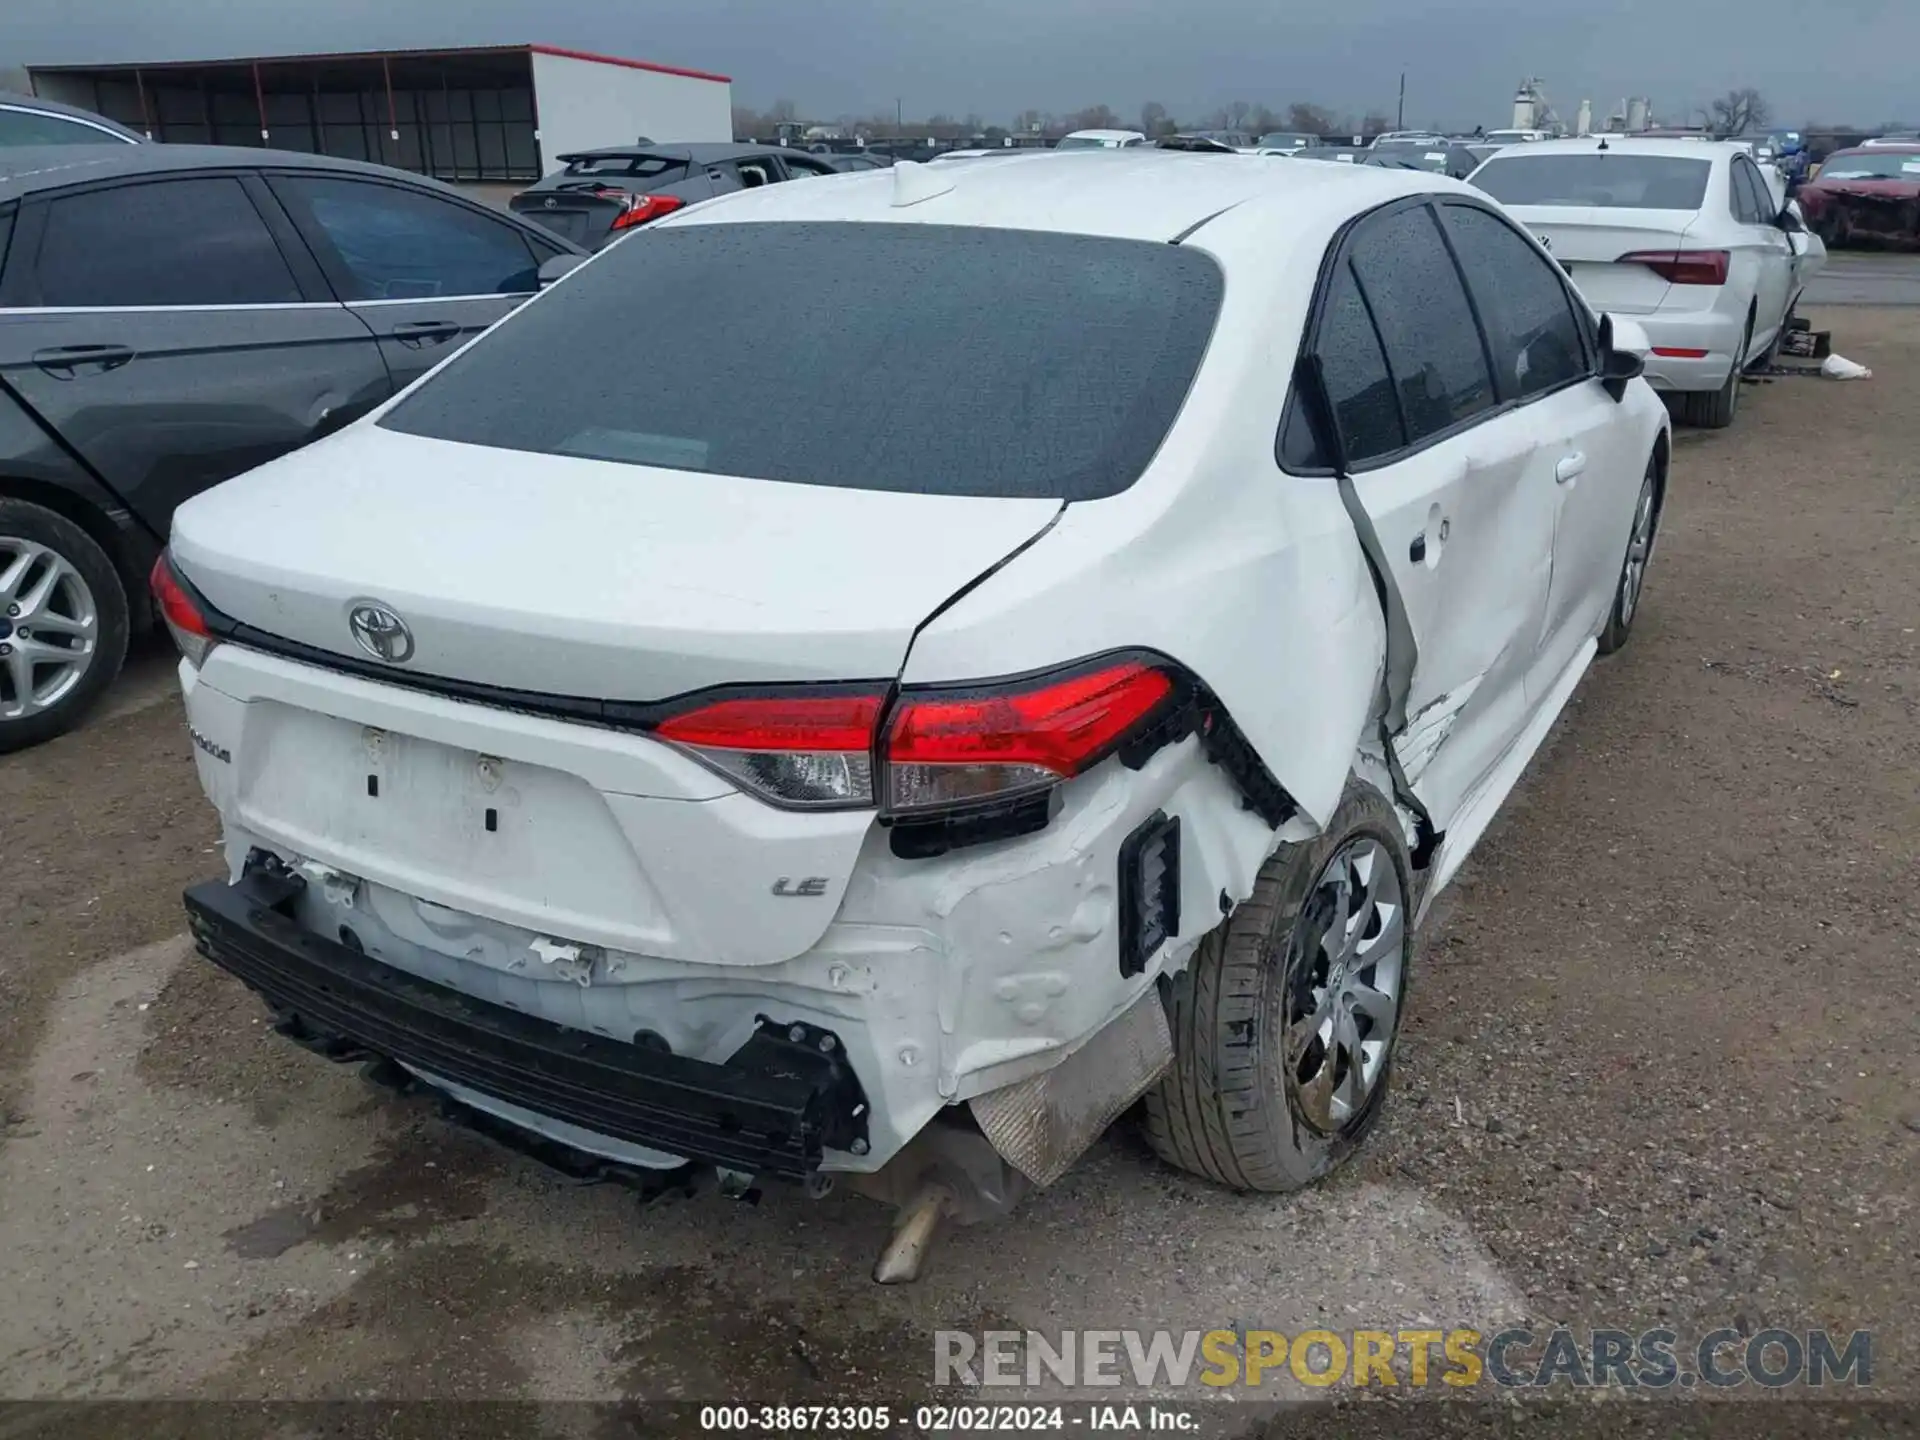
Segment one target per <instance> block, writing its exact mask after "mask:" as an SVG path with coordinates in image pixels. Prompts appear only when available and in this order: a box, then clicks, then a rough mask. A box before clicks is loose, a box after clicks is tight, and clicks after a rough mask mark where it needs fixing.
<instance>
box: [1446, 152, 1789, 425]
mask: <svg viewBox="0 0 1920 1440" xmlns="http://www.w3.org/2000/svg"><path fill="white" fill-rule="evenodd" d="M1471 179H1472V182H1473V184H1474V185H1476V186H1477V187H1479V188H1480V189H1482V190H1484V191H1486V192H1487V194H1489V195H1491V196H1493V197H1494V198H1495V199H1496V200H1499V201H1500V202H1501V203H1502V204H1504V205H1505V206H1506V207H1507V210H1508V213H1509V214H1511V215H1512V216H1513V217H1514V219H1516V220H1518V221H1520V223H1521V224H1523V225H1525V226H1526V227H1527V228H1528V229H1529V230H1531V231H1533V233H1534V235H1535V236H1536V237H1537V238H1538V239H1539V240H1540V242H1541V243H1542V244H1543V245H1545V246H1546V247H1547V248H1548V249H1550V250H1551V251H1552V252H1553V255H1554V258H1555V259H1557V260H1559V261H1560V262H1561V263H1562V265H1563V266H1564V267H1565V268H1566V270H1567V272H1568V274H1570V275H1571V276H1572V277H1573V281H1574V284H1576V285H1577V286H1579V288H1580V291H1581V293H1582V294H1584V295H1585V296H1586V297H1587V299H1588V301H1589V302H1591V303H1592V304H1593V305H1594V306H1595V307H1597V308H1598V309H1600V310H1603V311H1606V312H1608V313H1610V314H1613V315H1616V316H1632V317H1633V318H1634V319H1635V320H1636V321H1638V322H1639V324H1640V327H1641V329H1642V330H1644V331H1645V333H1646V336H1647V339H1648V342H1649V351H1648V355H1647V372H1646V373H1647V379H1648V380H1649V381H1650V382H1651V383H1652V384H1653V385H1655V386H1656V387H1658V388H1660V389H1662V390H1669V391H1672V392H1674V393H1675V394H1676V395H1678V396H1679V397H1680V401H1679V403H1680V406H1681V417H1682V418H1683V419H1685V420H1686V421H1688V422H1689V423H1690V424H1695V425H1705V426H1709V427H1712V428H1716V429H1718V428H1723V427H1725V426H1727V425H1731V424H1732V423H1733V417H1734V414H1735V412H1736V411H1737V409H1738V408H1739V404H1740V375H1741V373H1742V371H1744V370H1745V369H1746V368H1747V367H1748V366H1750V365H1753V364H1755V363H1757V362H1759V361H1762V360H1764V359H1766V358H1767V357H1768V356H1770V355H1772V354H1773V352H1774V350H1775V348H1776V347H1777V345H1778V343H1779V339H1780V336H1781V335H1782V334H1784V333H1785V327H1786V322H1787V319H1788V317H1789V316H1791V315H1792V314H1793V307H1794V305H1795V303H1796V302H1797V301H1798V300H1799V298H1800V291H1801V289H1802V288H1803V287H1804V286H1805V285H1806V282H1807V281H1808V280H1809V279H1810V278H1811V277H1812V275H1813V273H1814V272H1815V271H1816V270H1818V269H1819V268H1820V266H1821V264H1822V263H1824V261H1825V260H1826V247H1825V246H1824V245H1823V244H1821V242H1820V240H1819V239H1818V237H1816V236H1814V235H1812V234H1811V233H1810V232H1809V231H1808V230H1807V227H1806V223H1805V221H1804V220H1803V219H1802V218H1801V217H1800V212H1799V210H1798V209H1797V208H1796V207H1792V206H1788V205H1786V204H1785V203H1784V189H1785V182H1784V181H1778V190H1777V192H1776V185H1775V181H1770V180H1768V179H1767V177H1766V176H1764V175H1763V174H1762V173H1761V170H1760V167H1759V166H1758V165H1756V164H1755V163H1754V159H1753V154H1752V151H1751V149H1750V148H1749V146H1748V145H1742V144H1732V143H1715V142H1711V141H1703V140H1689V139H1675V140H1659V139H1649V140H1643V139H1634V138H1628V137H1618V136H1615V137H1597V138H1589V139H1582V140H1543V141H1539V142H1536V143H1535V144H1531V145H1516V146H1514V147H1512V148H1510V149H1507V150H1502V151H1501V152H1500V153H1499V154H1497V155H1495V156H1493V157H1492V158H1490V159H1489V160H1487V162H1486V163H1485V164H1483V165H1481V166H1480V168H1479V169H1477V170H1475V171H1474V172H1473V175H1472V177H1471ZM1775 180H1776V181H1777V180H1778V177H1777V176H1776V177H1775Z"/></svg>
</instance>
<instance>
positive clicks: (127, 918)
mask: <svg viewBox="0 0 1920 1440" xmlns="http://www.w3.org/2000/svg"><path fill="white" fill-rule="evenodd" d="M188 754H189V752H188V749H187V734H186V721H185V719H184V717H183V716H182V713H181V709H180V703H179V701H178V700H177V699H169V700H168V701H166V703H164V704H156V705H153V706H151V707H149V708H146V709H142V710H139V711H137V712H135V713H133V714H130V715H125V716H123V717H121V718H119V719H113V720H107V721H103V722H101V723H99V724H96V725H92V726H89V727H87V728H86V729H83V730H81V731H79V732H77V733H75V734H72V735H68V736H64V737H62V738H61V739H59V740H55V741H53V742H52V743H51V744H48V745H42V746H39V747H38V748H36V749H33V750H28V751H24V752H21V753H19V754H15V755H8V756H5V757H0V856H4V857H5V869H6V883H5V885H4V886H0V934H3V935H5V936H6V937H7V944H6V947H5V949H4V951H3V952H0V1114H4V1115H5V1116H7V1117H9V1118H10V1119H13V1120H15V1121H16V1123H17V1117H18V1116H19V1115H20V1113H21V1111H20V1100H21V1092H20V1077H21V1073H22V1067H23V1065H24V1064H25V1061H26V1059H27V1057H28V1056H29V1055H31V1053H32V1051H33V1047H34V1044H35V1042H36V1041H37V1039H38V1038H39V1034H40V1029H41V1025H42V1022H43V1021H44V1019H45V1016H46V1007H47V1003H48V1001H49V999H50V998H51V997H52V996H53V995H54V994H56V993H57V992H58V991H59V989H60V987H61V986H62V985H63V984H65V983H66V982H67V981H68V980H69V979H71V978H72V977H73V976H74V975H75V974H76V973H78V972H79V971H80V970H82V969H84V968H85V967H86V966H88V965H91V964H93V963H94V962H95V961H97V960H100V959H103V958H104V957H106V956H109V955H115V954H118V953H120V952H121V951H124V950H127V949H131V948H132V947H134V946H137V945H144V944H148V943H150V942H152V941H155V940H160V939H164V938H165V937H166V936H168V935H172V934H175V933H177V932H178V931H179V930H180V929H181V928H183V927H182V923H181V911H180V892H181V890H182V889H184V888H185V887H186V886H187V885H189V884H191V883H193V882H194V881H195V880H199V879H204V878H206V877H208V876H211V875H216V874H218V873H220V870H221V864H220V857H219V855H218V854H217V853H216V851H217V840H218V836H219V825H218V821H217V820H216V818H215V817H214V815H213V813H212V811H211V810H209V809H208V807H207V804H206V801H205V800H204V799H203V798H202V797H201V795H200V790H199V786H198V784H197V783H196V781H195V778H194V773H193V764H192V762H191V760H189V759H188ZM5 1137H6V1128H5V1127H0V1145H3V1144H5V1143H6V1140H5Z"/></svg>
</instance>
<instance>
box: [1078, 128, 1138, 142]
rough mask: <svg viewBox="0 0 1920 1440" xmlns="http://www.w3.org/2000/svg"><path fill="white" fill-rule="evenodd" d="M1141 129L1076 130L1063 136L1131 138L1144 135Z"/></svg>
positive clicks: (1085, 138) (1079, 138)
mask: <svg viewBox="0 0 1920 1440" xmlns="http://www.w3.org/2000/svg"><path fill="white" fill-rule="evenodd" d="M1145 133H1146V132H1144V131H1141V130H1074V131H1071V132H1069V133H1068V134H1066V135H1063V136H1061V137H1060V138H1061V139H1063V140H1131V139H1133V138H1134V137H1135V136H1144V134H1145Z"/></svg>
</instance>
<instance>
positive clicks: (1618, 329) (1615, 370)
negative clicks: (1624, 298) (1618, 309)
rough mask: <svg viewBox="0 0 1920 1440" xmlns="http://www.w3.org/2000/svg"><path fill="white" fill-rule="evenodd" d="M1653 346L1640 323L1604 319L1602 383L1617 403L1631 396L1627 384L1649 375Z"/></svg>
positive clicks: (1601, 363)
mask: <svg viewBox="0 0 1920 1440" xmlns="http://www.w3.org/2000/svg"><path fill="white" fill-rule="evenodd" d="M1652 348H1653V347H1652V344H1651V342H1650V341H1648V339H1647V332H1646V331H1645V330H1643V329H1641V328H1640V323H1639V322H1638V321H1637V320H1616V319H1615V318H1614V317H1613V316H1611V315H1602V316H1601V317H1600V384H1601V385H1602V386H1603V387H1605V389H1606V392H1607V394H1609V395H1611V396H1612V397H1613V398H1614V399H1615V400H1624V399H1626V397H1627V385H1628V383H1629V382H1630V381H1633V380H1636V379H1638V378H1639V377H1640V376H1641V375H1643V374H1645V373H1646V369H1647V352H1648V351H1649V350H1651V349H1652Z"/></svg>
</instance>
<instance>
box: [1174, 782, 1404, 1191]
mask: <svg viewBox="0 0 1920 1440" xmlns="http://www.w3.org/2000/svg"><path fill="white" fill-rule="evenodd" d="M1356 840H1374V841H1378V842H1379V849H1380V851H1381V852H1383V853H1384V854H1385V856H1386V857H1388V859H1389V860H1390V863H1391V864H1392V866H1393V873H1394V879H1395V880H1396V881H1397V883H1398V887H1399V888H1398V893H1399V895H1400V897H1401V908H1400V925H1401V929H1402V932H1403V939H1402V941H1401V949H1400V953H1399V965H1400V969H1399V982H1398V992H1399V993H1398V999H1399V1004H1398V1006H1397V1008H1396V1009H1395V1011H1394V1014H1393V1019H1392V1025H1391V1029H1390V1031H1389V1033H1388V1034H1387V1036H1386V1039H1387V1046H1386V1049H1385V1052H1384V1058H1383V1060H1382V1062H1381V1069H1380V1072H1379V1074H1378V1077H1377V1079H1376V1080H1375V1081H1374V1083H1373V1086H1372V1089H1371V1090H1370V1091H1369V1092H1368V1093H1367V1095H1366V1098H1365V1102H1364V1104H1363V1105H1361V1106H1360V1107H1359V1108H1358V1109H1357V1110H1356V1111H1354V1112H1353V1113H1352V1114H1351V1115H1350V1116H1349V1117H1348V1118H1347V1119H1346V1121H1345V1122H1344V1123H1342V1124H1340V1125H1339V1126H1338V1127H1337V1128H1335V1129H1333V1130H1331V1131H1328V1132H1323V1131H1322V1130H1320V1129H1317V1128H1316V1127H1315V1126H1314V1125H1313V1124H1312V1123H1311V1122H1310V1121H1309V1120H1308V1119H1307V1118H1306V1115H1305V1111H1304V1110H1303V1108H1302V1105H1301V1104H1300V1101H1299V1096H1298V1095H1297V1094H1296V1090H1297V1086H1296V1084H1295V1083H1294V1081H1293V1080H1292V1079H1290V1078H1289V1074H1288V1066H1287V1062H1286V1056H1285V1043H1284V1042H1285V1025H1286V1019H1285V1017H1286V1014H1287V1006H1288V1004H1289V1000H1290V996H1297V995H1298V994H1299V991H1298V990H1297V989H1296V988H1295V987H1296V985H1297V982H1298V980H1299V978H1300V964H1299V962H1298V958H1297V956H1296V955H1295V944H1294V942H1295V940H1296V937H1297V936H1298V935H1299V934H1303V933H1307V932H1308V931H1310V929H1311V922H1310V920H1308V919H1307V917H1309V916H1310V915H1311V914H1312V911H1311V910H1310V908H1309V902H1314V903H1316V904H1317V903H1318V902H1317V900H1316V897H1317V896H1318V895H1320V894H1322V893H1324V890H1323V887H1322V886H1321V884H1320V882H1321V881H1322V880H1323V878H1324V876H1323V872H1324V871H1326V869H1327V867H1328V865H1329V862H1330V861H1333V860H1334V859H1335V858H1336V857H1338V856H1340V855H1342V854H1343V853H1347V850H1348V846H1349V844H1350V842H1354V841H1356ZM1413 900H1414V889H1413V883H1412V874H1411V870H1410V868H1409V866H1408V863H1407V852H1406V843H1405V839H1404V836H1403V835H1402V833H1401V829H1400V822H1399V819H1398V817H1397V815H1396V814H1395V812H1394V809H1393V807H1392V806H1391V805H1389V804H1388V803H1387V801H1386V800H1385V799H1384V798H1383V797H1382V796H1381V795H1380V793H1379V792H1378V791H1376V790H1374V789H1373V788H1372V787H1370V786H1367V785H1362V784H1360V783H1358V782H1353V783H1350V784H1349V785H1348V787H1347V793H1346V795H1345V796H1344V797H1343V798H1342V800H1341V802H1340V808H1339V810H1338V811H1336V812H1335V814H1334V816H1333V819H1332V821H1331V823H1330V824H1329V825H1328V826H1327V828H1326V830H1325V832H1324V833H1323V834H1321V835H1319V836H1317V837H1316V838H1314V839H1313V840H1310V841H1307V842H1306V843H1304V844H1301V845H1289V846H1283V847H1282V848H1281V849H1280V850H1279V851H1277V852H1276V853H1275V854H1274V855H1273V856H1272V857H1271V858H1269V859H1268V861H1267V863H1266V865H1265V866H1264V867H1262V869H1261V871H1260V875H1259V878H1258V879H1257V880H1256V881H1255V882H1254V887H1253V894H1252V895H1250V896H1249V897H1248V898H1247V899H1246V900H1245V901H1243V902H1242V903H1241V904H1240V905H1239V906H1238V907H1237V908H1236V909H1235V910H1234V912H1233V913H1232V914H1231V915H1230V916H1228V917H1227V918H1226V919H1225V920H1224V921H1222V922H1221V924H1220V925H1219V926H1218V927H1217V928H1216V929H1215V930H1214V931H1213V933H1212V934H1210V935H1208V936H1207V937H1206V939H1205V940H1203V941H1202V942H1201V944H1200V947H1199V949H1198V950H1197V951H1196V952H1195V954H1194V956H1193V959H1192V961H1191V962H1190V963H1189V964H1188V966H1187V968H1186V969H1185V970H1183V971H1182V972H1180V974H1178V975H1176V976H1175V977H1174V978H1173V981H1172V995H1171V1006H1170V1014H1169V1017H1168V1018H1169V1020H1170V1021H1171V1023H1172V1029H1173V1044H1174V1061H1173V1066H1172V1068H1171V1069H1169V1070H1168V1072H1167V1074H1166V1076H1165V1078H1164V1079H1162V1080H1161V1082H1160V1084H1159V1085H1158V1086H1157V1087H1155V1088H1154V1089H1153V1090H1151V1091H1149V1092H1148V1093H1147V1096H1146V1134H1147V1141H1148V1143H1149V1144H1150V1145H1152V1146H1153V1148H1154V1150H1155V1152H1156V1153H1157V1154H1159V1156H1160V1157H1161V1158H1162V1159H1163V1160H1166V1161H1168V1162H1169V1163H1170V1164H1173V1165H1177V1166H1179V1167H1180V1168H1181V1169H1183V1170H1188V1171H1191V1172H1192V1173H1194V1174H1196V1175H1200V1176H1204V1177H1205V1178H1207V1179H1209V1180H1213V1181H1215V1182H1217V1183H1218V1184H1221V1185H1225V1186H1228V1187H1230V1188H1232V1189H1235V1190H1245V1191H1267V1192H1273V1191H1285V1190H1297V1189H1299V1188H1300V1187H1302V1186H1304V1185H1308V1184H1311V1183H1312V1182H1313V1181H1315V1180H1317V1179H1319V1178H1320V1177H1321V1176H1323V1175H1325V1174H1327V1173H1328V1172H1329V1171H1331V1170H1332V1169H1334V1167H1335V1166H1337V1165H1339V1164H1340V1163H1341V1162H1342V1161H1343V1160H1345V1159H1346V1158H1347V1156H1348V1155H1349V1154H1351V1153H1352V1151H1353V1150H1354V1148H1355V1147H1356V1146H1357V1145H1359V1143H1360V1142H1361V1140H1362V1139H1364V1138H1365V1136H1366V1134H1367V1132H1368V1130H1370V1129H1371V1128H1372V1126H1373V1124H1374V1121H1375V1120H1376V1119H1378V1117H1379V1114H1380V1108H1381V1104H1382V1102H1383V1101H1384V1100H1385V1098H1386V1093H1387V1088H1388V1081H1389V1079H1390V1077H1391V1072H1392V1065H1393V1053H1394V1048H1395V1047H1394V1043H1393V1042H1394V1041H1395V1040H1397V1039H1398V1036H1399V1028H1400V1017H1401V1016H1402V1015H1404V1014H1405V1013H1406V994H1407V976H1408V971H1409V969H1410V968H1411V967H1410V965H1409V963H1408V962H1409V961H1410V959H1411V955H1412V948H1413V945H1412V933H1411V924H1412V919H1413V914H1412V903H1413ZM1303 922H1305V923H1303ZM1368 1038H1369V1039H1371V1038H1373V1037H1372V1035H1371V1034H1369V1036H1368Z"/></svg>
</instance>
